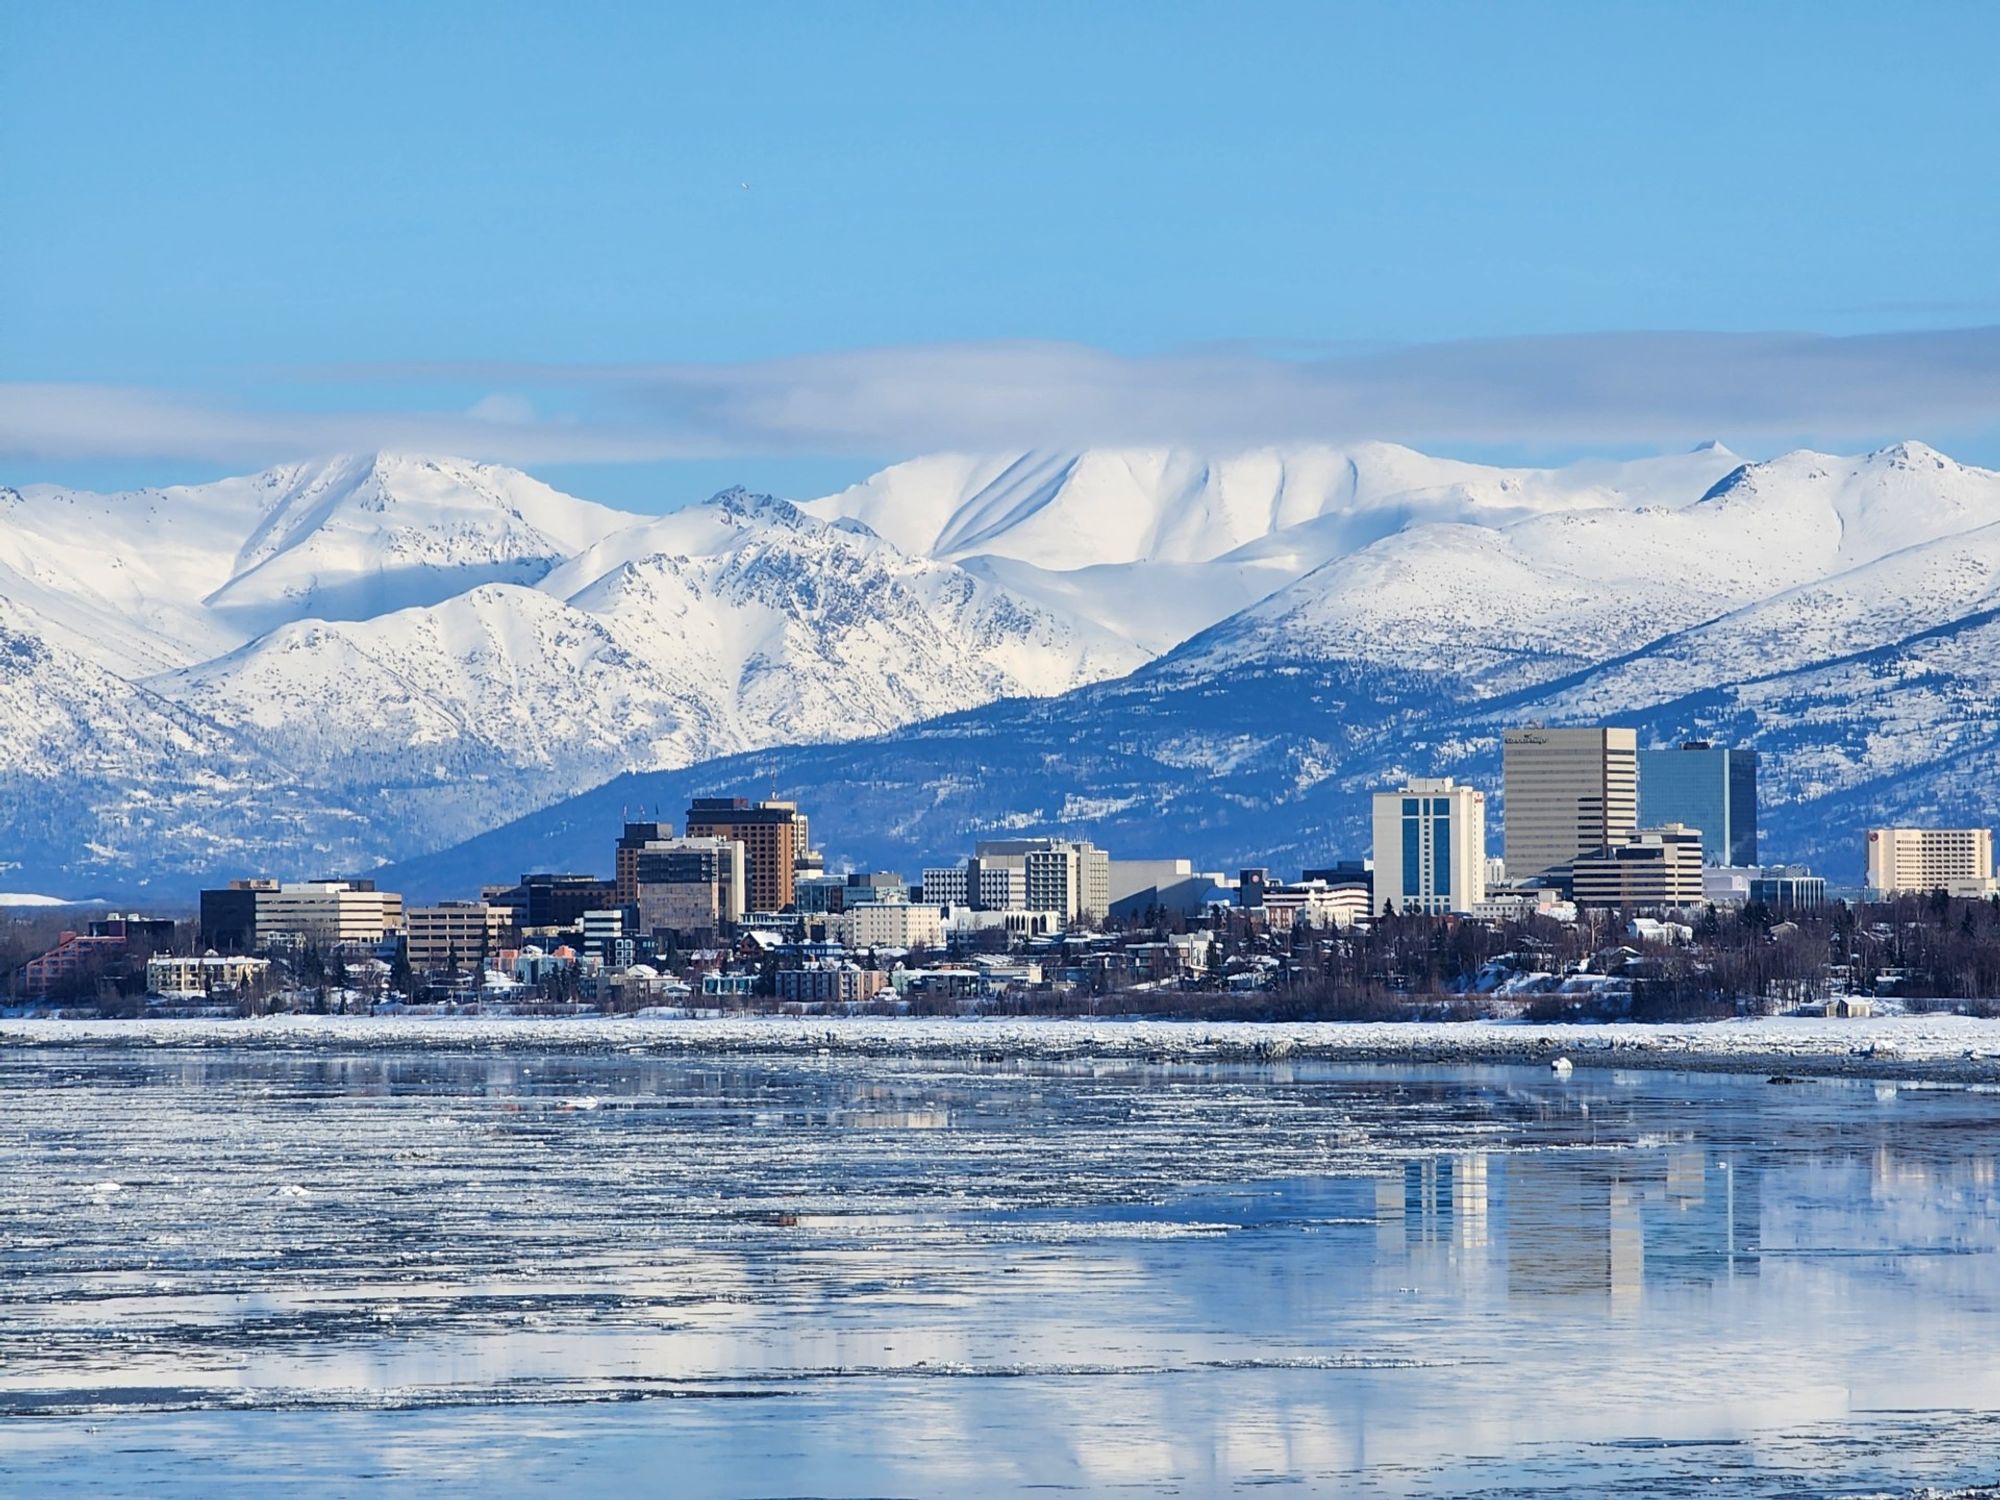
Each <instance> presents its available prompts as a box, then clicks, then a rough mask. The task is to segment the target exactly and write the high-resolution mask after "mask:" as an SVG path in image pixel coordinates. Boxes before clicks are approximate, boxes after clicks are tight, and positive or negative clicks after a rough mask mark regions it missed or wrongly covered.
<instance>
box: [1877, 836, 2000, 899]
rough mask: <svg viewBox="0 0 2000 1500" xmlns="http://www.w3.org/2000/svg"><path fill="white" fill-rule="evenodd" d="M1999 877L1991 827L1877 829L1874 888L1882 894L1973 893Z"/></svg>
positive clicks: (1977, 892) (1980, 891)
mask: <svg viewBox="0 0 2000 1500" xmlns="http://www.w3.org/2000/svg"><path fill="white" fill-rule="evenodd" d="M1992 879H1993V830H1992V829H1990V828H1871V829H1869V830H1868V887H1869V889H1870V890H1876V891H1919V892H1924V893H1928V892H1931V891H1949V890H1951V889H1953V888H1954V887H1958V886H1963V887H1965V888H1966V889H1967V891H1968V893H1969V894H1984V892H1983V891H1982V890H1979V889H1978V888H1979V887H1982V886H1984V885H1985V884H1986V883H1987V882H1989V881H1991V880H1992Z"/></svg>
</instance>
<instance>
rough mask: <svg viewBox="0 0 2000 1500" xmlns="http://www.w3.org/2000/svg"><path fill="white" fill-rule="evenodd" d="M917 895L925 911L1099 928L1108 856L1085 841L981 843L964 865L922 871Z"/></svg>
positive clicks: (1105, 907) (1107, 903)
mask: <svg viewBox="0 0 2000 1500" xmlns="http://www.w3.org/2000/svg"><path fill="white" fill-rule="evenodd" d="M922 890H923V898H924V904H925V905H926V906H937V907H946V906H954V907H957V906H969V907H971V908H973V909H974V910H977V911H1033V912H1050V913H1053V914H1054V915H1055V916H1056V917H1057V918H1058V919H1059V920H1060V921H1061V922H1062V923H1063V924H1064V925H1065V926H1067V925H1070V924H1072V923H1075V922H1101V921H1103V920H1104V919H1105V918H1106V917H1107V916H1109V915H1110V914H1111V856H1110V855H1109V854H1108V853H1106V852H1105V851H1104V850H1102V849H1100V848H1098V847H1097V846H1096V845H1095V844H1093V843H1091V842H1090V841H1089V840H1087V839H1058V838H1027V839H982V840H981V841H980V842H979V843H978V844H977V845H976V846H975V847H974V850H973V855H972V858H971V859H969V860H967V861H966V862H965V863H964V864H963V865H960V866H958V867H956V868H951V867H946V868H938V869H928V870H925V871H924V872H923V885H922Z"/></svg>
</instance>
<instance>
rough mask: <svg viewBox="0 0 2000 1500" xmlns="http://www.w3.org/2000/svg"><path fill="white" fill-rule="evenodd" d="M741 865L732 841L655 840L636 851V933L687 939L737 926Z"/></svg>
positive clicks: (740, 848)
mask: <svg viewBox="0 0 2000 1500" xmlns="http://www.w3.org/2000/svg"><path fill="white" fill-rule="evenodd" d="M746 864H747V860H746V858H745V855H744V852H743V845H742V844H741V843H740V842H738V841H737V840H735V839H721V838H710V837H707V836H704V835H690V836H689V837H687V838H679V839H654V840H653V841H652V842H651V843H650V844H648V845H647V846H646V847H645V848H644V849H641V850H640V851H639V858H638V869H637V875H638V889H639V896H638V900H637V901H636V902H634V903H633V904H634V905H635V906H637V907H638V909H639V930H640V931H641V932H674V933H679V934H682V935H683V936H687V935H692V934H697V933H711V932H716V931H719V930H721V929H723V928H725V927H730V926H733V925H735V924H736V923H738V922H740V921H742V920H743V914H744V904H743V900H744V897H743V893H744V888H745V887H746V886H747V885H748V884H749V881H748V877H747V875H746V870H745V866H746Z"/></svg>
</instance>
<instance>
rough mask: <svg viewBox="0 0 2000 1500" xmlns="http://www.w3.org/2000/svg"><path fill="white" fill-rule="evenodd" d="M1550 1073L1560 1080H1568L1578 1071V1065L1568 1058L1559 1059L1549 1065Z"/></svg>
mask: <svg viewBox="0 0 2000 1500" xmlns="http://www.w3.org/2000/svg"><path fill="white" fill-rule="evenodd" d="M1549 1071H1550V1072H1551V1073H1553V1074H1555V1075H1556V1077H1558V1078H1567V1077H1569V1075H1570V1074H1572V1073H1574V1072H1575V1071H1576V1064H1575V1063H1573V1062H1571V1061H1570V1060H1569V1059H1568V1058H1566V1057H1559V1058H1557V1059H1556V1060H1555V1061H1554V1062H1552V1063H1550V1064H1549Z"/></svg>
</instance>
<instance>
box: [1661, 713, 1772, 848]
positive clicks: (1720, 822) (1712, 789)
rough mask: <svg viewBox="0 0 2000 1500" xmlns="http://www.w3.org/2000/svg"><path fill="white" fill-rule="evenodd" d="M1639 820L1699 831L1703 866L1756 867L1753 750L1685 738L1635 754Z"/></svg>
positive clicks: (1754, 766)
mask: <svg viewBox="0 0 2000 1500" xmlns="http://www.w3.org/2000/svg"><path fill="white" fill-rule="evenodd" d="M1639 821H1640V823H1642V824H1643V825H1644V826H1646V827H1648V828H1662V827H1665V826H1666V825H1667V824H1669V823H1684V824H1686V825H1687V826H1688V827H1689V828H1699V829H1700V830H1701V848H1702V863H1704V864H1706V865H1712V866H1715V865H1720V866H1732V867H1737V868H1744V869H1748V868H1751V867H1754V866H1755V865H1756V863H1757V752H1756V751H1755V750H1745V749H1740V748H1736V747H1733V746H1724V745H1711V744H1709V743H1708V741H1706V740H1689V741H1687V742H1686V743H1685V744H1683V745H1681V746H1680V748H1679V749H1675V750H1641V751H1640V752H1639Z"/></svg>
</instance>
